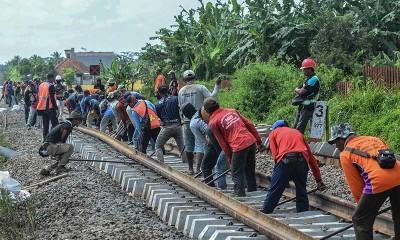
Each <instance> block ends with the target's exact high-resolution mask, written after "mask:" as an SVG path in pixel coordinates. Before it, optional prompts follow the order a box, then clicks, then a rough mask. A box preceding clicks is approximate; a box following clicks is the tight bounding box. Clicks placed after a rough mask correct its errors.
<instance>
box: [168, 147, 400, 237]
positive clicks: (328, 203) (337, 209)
mask: <svg viewBox="0 0 400 240" xmlns="http://www.w3.org/2000/svg"><path fill="white" fill-rule="evenodd" d="M168 149H169V150H171V152H173V153H176V152H179V151H178V149H177V147H176V146H175V145H173V144H170V143H169V144H168ZM314 156H315V157H316V158H317V160H319V161H321V162H324V163H325V164H326V165H334V166H337V167H341V166H340V160H339V159H337V158H332V157H325V156H316V155H314ZM396 158H398V156H396ZM398 159H400V158H398ZM256 177H257V183H258V184H259V186H261V187H264V188H269V186H270V180H271V178H270V176H268V175H266V174H265V173H262V172H259V171H256ZM284 195H285V196H287V197H292V198H293V197H295V196H296V189H295V188H294V186H292V187H291V188H286V191H285V193H284ZM308 199H309V201H310V205H311V206H312V207H315V208H319V209H321V210H324V211H326V212H329V213H332V214H333V215H335V216H338V217H341V218H343V219H345V220H346V221H351V220H352V219H351V218H352V215H353V213H354V211H355V209H356V207H357V205H356V204H355V203H352V202H349V201H347V200H343V199H340V198H338V197H334V196H329V195H326V194H323V193H321V192H317V193H314V194H309V195H308ZM374 230H377V231H379V232H381V233H384V234H386V235H390V236H394V226H393V220H392V216H391V215H390V214H388V213H383V214H381V215H378V216H377V218H376V219H375V223H374Z"/></svg>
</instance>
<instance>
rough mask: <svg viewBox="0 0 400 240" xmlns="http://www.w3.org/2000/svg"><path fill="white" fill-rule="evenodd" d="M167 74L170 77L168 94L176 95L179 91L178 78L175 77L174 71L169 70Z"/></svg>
mask: <svg viewBox="0 0 400 240" xmlns="http://www.w3.org/2000/svg"><path fill="white" fill-rule="evenodd" d="M168 76H169V79H170V81H171V82H170V83H169V89H168V90H169V94H170V95H172V96H178V92H179V83H178V80H177V79H176V74H175V72H174V71H172V70H171V71H169V72H168Z"/></svg>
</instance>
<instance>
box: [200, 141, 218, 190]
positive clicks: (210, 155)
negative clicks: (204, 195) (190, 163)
mask: <svg viewBox="0 0 400 240" xmlns="http://www.w3.org/2000/svg"><path fill="white" fill-rule="evenodd" d="M218 156H219V154H218V153H217V151H216V150H215V148H214V146H206V147H205V148H204V157H203V160H202V162H201V171H202V172H203V176H204V179H206V178H207V180H206V181H205V182H206V183H208V182H210V181H212V180H213V177H212V176H211V175H212V172H213V169H214V167H215V164H217V159H218ZM209 186H211V187H215V184H214V182H212V183H211V184H209Z"/></svg>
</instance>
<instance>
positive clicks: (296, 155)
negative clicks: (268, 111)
mask: <svg viewBox="0 0 400 240" xmlns="http://www.w3.org/2000/svg"><path fill="white" fill-rule="evenodd" d="M268 138H269V144H270V149H271V153H272V158H273V159H274V161H275V167H274V172H273V173H272V178H271V187H270V189H269V190H268V193H267V197H266V198H265V201H264V206H263V208H262V210H261V211H262V212H263V213H272V212H273V211H274V209H275V207H276V205H278V202H279V199H280V198H281V196H282V193H283V191H285V188H286V187H287V185H288V183H289V181H290V180H293V182H294V184H295V185H296V210H297V212H304V211H308V210H309V203H308V196H307V189H306V185H307V176H308V166H310V168H311V171H312V173H313V175H314V178H315V181H316V182H317V187H318V189H319V190H321V191H323V190H324V189H325V188H326V187H325V184H324V183H323V182H322V179H321V173H320V171H319V168H318V164H317V160H316V159H315V158H314V156H313V155H312V153H311V150H310V147H309V146H308V144H307V142H306V141H305V139H304V137H303V134H301V132H299V131H298V130H296V129H292V128H289V124H288V123H287V121H285V120H278V121H276V122H275V123H274V124H273V125H272V132H271V133H270V134H269V136H268Z"/></svg>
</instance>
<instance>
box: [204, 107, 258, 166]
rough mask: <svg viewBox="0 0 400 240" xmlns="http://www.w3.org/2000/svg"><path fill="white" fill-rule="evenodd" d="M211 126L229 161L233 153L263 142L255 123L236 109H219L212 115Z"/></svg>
mask: <svg viewBox="0 0 400 240" xmlns="http://www.w3.org/2000/svg"><path fill="white" fill-rule="evenodd" d="M209 126H210V129H211V131H212V132H213V133H214V135H215V138H216V139H217V141H218V143H219V145H220V146H221V148H222V150H223V151H224V153H225V155H226V157H227V158H228V160H229V162H230V161H231V159H232V153H234V152H239V151H241V150H243V149H245V148H247V147H249V146H251V145H252V144H253V143H255V142H257V144H261V143H262V142H261V138H260V135H258V132H257V130H256V128H255V127H254V125H253V123H251V122H250V121H249V120H248V119H247V118H245V117H243V116H242V115H241V114H240V113H239V112H238V111H237V110H236V109H227V108H219V109H217V110H216V111H215V112H213V114H212V115H211V118H210V123H209Z"/></svg>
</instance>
